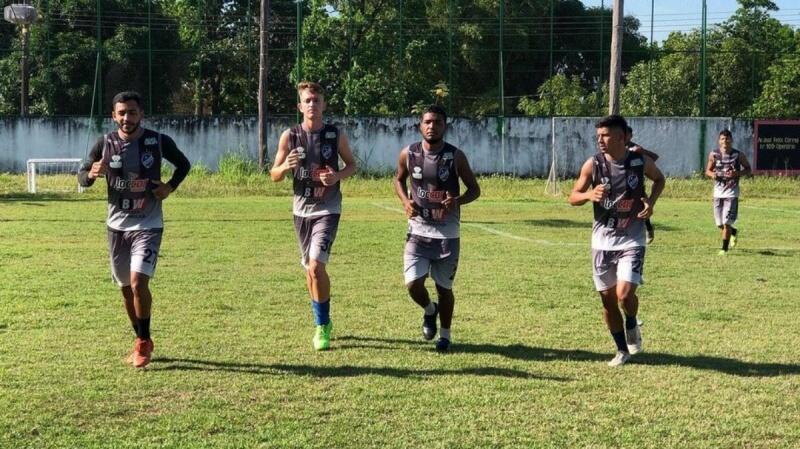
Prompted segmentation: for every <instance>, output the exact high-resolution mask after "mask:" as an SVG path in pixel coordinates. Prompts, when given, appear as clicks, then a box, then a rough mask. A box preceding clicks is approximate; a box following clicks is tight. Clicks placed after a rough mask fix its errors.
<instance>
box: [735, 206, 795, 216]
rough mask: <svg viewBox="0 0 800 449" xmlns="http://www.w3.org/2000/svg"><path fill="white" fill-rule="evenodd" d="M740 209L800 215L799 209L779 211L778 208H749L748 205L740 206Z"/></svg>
mask: <svg viewBox="0 0 800 449" xmlns="http://www.w3.org/2000/svg"><path fill="white" fill-rule="evenodd" d="M739 207H741V208H743V209H757V210H766V211H770V212H785V213H787V214H800V210H798V209H779V208H777V207H760V206H748V205H746V204H740V205H739Z"/></svg>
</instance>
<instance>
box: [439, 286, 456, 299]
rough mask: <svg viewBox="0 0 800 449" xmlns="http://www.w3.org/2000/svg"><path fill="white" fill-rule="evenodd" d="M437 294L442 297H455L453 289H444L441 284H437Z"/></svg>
mask: <svg viewBox="0 0 800 449" xmlns="http://www.w3.org/2000/svg"><path fill="white" fill-rule="evenodd" d="M436 292H437V293H438V294H439V296H440V297H441V296H452V295H453V289H452V288H446V287H442V286H441V285H439V284H436Z"/></svg>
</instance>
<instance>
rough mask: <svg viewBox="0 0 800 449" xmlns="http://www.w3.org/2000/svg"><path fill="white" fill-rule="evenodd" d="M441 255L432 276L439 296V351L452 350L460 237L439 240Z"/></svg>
mask: <svg viewBox="0 0 800 449" xmlns="http://www.w3.org/2000/svg"><path fill="white" fill-rule="evenodd" d="M436 242H437V245H438V250H439V255H438V258H437V260H435V261H433V262H432V264H431V269H430V272H431V278H432V279H433V281H434V282H435V283H436V293H437V294H438V296H439V323H440V324H441V325H442V327H441V329H440V330H439V340H438V341H437V342H436V349H437V350H438V351H442V352H444V351H448V350H450V342H451V341H452V337H451V334H450V326H451V324H452V321H453V310H454V309H455V296H454V295H453V282H454V280H455V277H456V271H457V270H458V259H459V252H460V240H459V239H443V240H437V241H436Z"/></svg>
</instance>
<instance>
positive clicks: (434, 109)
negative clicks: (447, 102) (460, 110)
mask: <svg viewBox="0 0 800 449" xmlns="http://www.w3.org/2000/svg"><path fill="white" fill-rule="evenodd" d="M428 113H430V114H438V115H441V116H442V119H443V120H444V122H445V123H447V111H445V110H444V108H443V107H441V106H439V105H438V104H430V105H428V106H425V109H423V110H422V114H420V115H419V118H420V120H422V117H425V114H428Z"/></svg>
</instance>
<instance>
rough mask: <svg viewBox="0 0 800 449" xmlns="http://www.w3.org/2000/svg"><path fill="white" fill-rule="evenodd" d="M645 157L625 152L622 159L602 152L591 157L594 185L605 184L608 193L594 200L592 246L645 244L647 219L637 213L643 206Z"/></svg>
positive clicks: (616, 248) (614, 246)
mask: <svg viewBox="0 0 800 449" xmlns="http://www.w3.org/2000/svg"><path fill="white" fill-rule="evenodd" d="M644 162H645V161H644V157H643V156H642V155H640V154H636V153H633V152H626V155H625V160H624V161H622V162H621V163H619V162H614V161H611V162H610V161H608V160H607V159H606V158H605V156H604V155H603V153H599V152H598V153H597V154H595V155H594V156H593V157H592V187H595V186H598V185H601V184H603V185H605V186H606V196H605V198H604V199H603V201H601V202H599V203H592V206H593V211H594V225H593V227H592V247H593V248H595V249H603V250H618V249H626V248H630V247H633V246H643V244H644V242H643V239H644V232H643V231H644V221H643V220H642V219H640V218H638V217H637V215H638V214H639V212H641V211H642V209H643V208H644V204H643V203H642V200H641V198H642V197H644V196H645V192H644V183H645V177H644Z"/></svg>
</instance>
